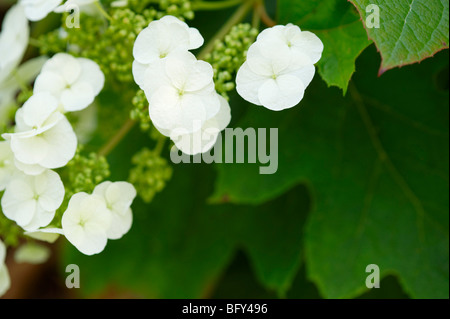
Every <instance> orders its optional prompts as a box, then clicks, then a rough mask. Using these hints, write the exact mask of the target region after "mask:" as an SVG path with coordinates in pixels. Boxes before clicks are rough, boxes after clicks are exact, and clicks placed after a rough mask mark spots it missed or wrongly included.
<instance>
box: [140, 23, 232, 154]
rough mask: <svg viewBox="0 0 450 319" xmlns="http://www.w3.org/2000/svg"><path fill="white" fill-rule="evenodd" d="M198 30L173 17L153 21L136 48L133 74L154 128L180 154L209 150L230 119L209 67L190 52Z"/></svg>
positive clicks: (197, 44) (196, 45)
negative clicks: (171, 142)
mask: <svg viewBox="0 0 450 319" xmlns="http://www.w3.org/2000/svg"><path fill="white" fill-rule="evenodd" d="M202 44H203V37H202V36H201V35H200V33H199V32H198V30H197V29H195V28H189V26H188V25H187V24H186V23H184V22H182V21H180V20H179V19H177V18H176V17H173V16H165V17H164V18H162V19H160V20H157V21H153V22H151V23H150V24H149V26H148V27H147V28H146V29H144V30H143V31H142V32H141V33H140V34H139V35H138V37H137V39H136V42H135V44H134V50H133V56H134V58H135V61H134V63H133V75H134V79H135V81H136V83H137V84H138V85H139V86H140V87H141V88H142V89H143V90H144V92H145V95H146V97H147V100H148V101H149V114H150V118H151V120H152V122H153V125H154V126H155V127H156V128H157V129H158V130H159V131H160V132H161V134H163V135H165V136H168V137H170V139H171V140H172V141H174V143H175V145H176V146H177V147H178V148H179V149H180V150H181V151H183V152H184V153H187V154H197V153H203V152H206V151H207V150H209V149H210V148H211V147H212V146H213V144H214V143H215V141H216V139H217V136H218V134H219V133H220V131H221V130H223V129H224V128H225V127H226V126H227V125H228V123H229V121H230V117H231V116H230V107H229V105H228V102H227V101H226V100H225V99H223V98H222V97H221V96H220V95H219V94H217V92H216V91H215V88H214V81H213V75H214V72H213V69H212V67H211V65H210V64H209V63H207V62H204V61H199V60H197V59H196V58H195V56H194V55H193V54H192V53H190V52H189V50H192V49H196V48H199V47H200V46H201V45H202Z"/></svg>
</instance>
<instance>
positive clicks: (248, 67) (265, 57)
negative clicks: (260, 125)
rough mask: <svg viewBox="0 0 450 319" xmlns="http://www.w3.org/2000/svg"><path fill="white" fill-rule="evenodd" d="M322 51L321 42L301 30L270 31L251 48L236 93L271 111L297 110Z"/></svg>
mask: <svg viewBox="0 0 450 319" xmlns="http://www.w3.org/2000/svg"><path fill="white" fill-rule="evenodd" d="M322 51H323V44H322V42H321V41H320V39H319V38H318V37H317V36H316V35H315V34H313V33H311V32H308V31H301V30H300V28H299V27H298V26H295V25H292V24H288V25H286V26H282V25H277V26H275V27H272V28H268V29H266V30H264V31H262V32H261V33H260V34H259V35H258V38H257V40H256V42H255V43H254V44H252V45H251V47H250V48H249V50H248V53H247V60H246V62H245V63H244V64H243V65H242V67H241V68H240V69H239V71H238V74H237V77H236V89H237V91H238V93H239V95H241V97H242V98H244V99H245V100H247V101H249V102H251V103H253V104H256V105H262V106H264V107H266V108H268V109H270V110H274V111H280V110H284V109H287V108H290V107H293V106H295V105H297V104H298V103H299V102H300V101H301V100H302V99H303V95H304V92H305V89H306V87H307V86H308V85H309V83H310V82H311V81H312V79H313V77H314V73H315V67H314V63H316V62H317V61H319V60H320V58H321V55H322Z"/></svg>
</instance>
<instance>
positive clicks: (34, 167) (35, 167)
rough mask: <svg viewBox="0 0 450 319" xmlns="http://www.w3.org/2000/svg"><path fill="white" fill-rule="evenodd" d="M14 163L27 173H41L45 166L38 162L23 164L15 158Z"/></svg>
mask: <svg viewBox="0 0 450 319" xmlns="http://www.w3.org/2000/svg"><path fill="white" fill-rule="evenodd" d="M14 165H15V166H16V167H17V168H18V169H19V170H21V171H22V172H24V173H25V174H27V175H39V174H42V173H43V172H44V171H45V170H47V168H45V167H43V166H41V165H39V164H25V163H22V162H21V161H19V160H18V159H17V158H15V159H14Z"/></svg>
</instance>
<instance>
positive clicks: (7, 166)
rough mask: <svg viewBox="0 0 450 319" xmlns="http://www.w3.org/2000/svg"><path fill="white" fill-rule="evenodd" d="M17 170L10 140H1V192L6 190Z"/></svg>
mask: <svg viewBox="0 0 450 319" xmlns="http://www.w3.org/2000/svg"><path fill="white" fill-rule="evenodd" d="M15 171H16V167H15V165H14V154H13V152H12V151H11V146H10V145H9V142H8V141H1V142H0V192H1V191H3V190H5V188H6V186H7V185H8V183H9V181H10V180H11V177H12V176H13V174H14V172H15Z"/></svg>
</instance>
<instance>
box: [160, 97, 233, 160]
mask: <svg viewBox="0 0 450 319" xmlns="http://www.w3.org/2000/svg"><path fill="white" fill-rule="evenodd" d="M217 96H218V99H219V100H220V109H219V112H218V113H217V114H216V115H215V116H214V117H212V118H211V119H209V120H208V121H206V122H205V123H204V124H203V126H202V127H201V128H200V129H199V130H197V131H195V132H194V133H186V132H185V131H184V130H176V129H175V130H173V131H172V132H170V133H169V132H166V133H168V134H169V136H170V139H171V140H172V141H173V142H174V143H175V146H176V147H177V148H178V149H179V150H181V151H182V152H183V153H185V154H189V155H195V154H199V153H205V152H207V151H209V150H210V149H211V148H212V147H213V146H214V144H215V143H216V141H217V137H218V135H219V134H220V132H221V131H222V130H224V129H225V128H226V127H227V126H228V124H229V123H230V120H231V110H230V105H229V104H228V101H227V100H226V99H225V98H224V97H222V96H221V95H219V94H217Z"/></svg>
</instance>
